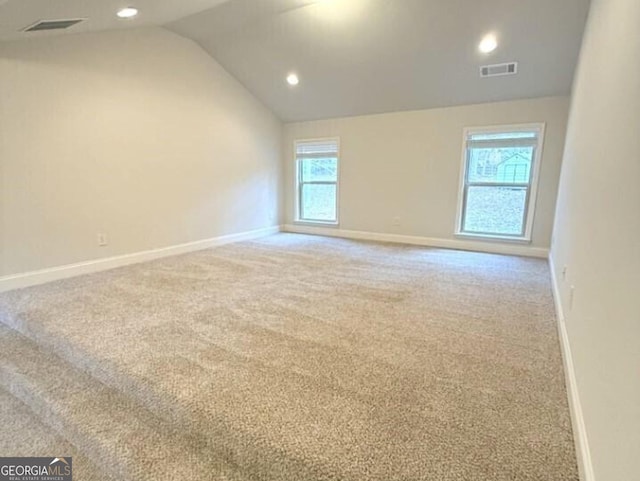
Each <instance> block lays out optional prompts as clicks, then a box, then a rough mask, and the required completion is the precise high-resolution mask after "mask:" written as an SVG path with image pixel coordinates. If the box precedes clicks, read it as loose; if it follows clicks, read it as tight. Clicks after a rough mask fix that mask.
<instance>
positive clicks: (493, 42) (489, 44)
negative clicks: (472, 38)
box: [478, 33, 498, 53]
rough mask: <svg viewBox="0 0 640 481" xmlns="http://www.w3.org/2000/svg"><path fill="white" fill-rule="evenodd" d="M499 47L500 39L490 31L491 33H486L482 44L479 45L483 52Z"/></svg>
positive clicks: (489, 51)
mask: <svg viewBox="0 0 640 481" xmlns="http://www.w3.org/2000/svg"><path fill="white" fill-rule="evenodd" d="M497 47H498V40H497V39H496V36H495V35H493V34H492V33H490V34H489V35H485V36H484V38H483V39H482V41H481V42H480V45H478V50H480V51H481V52H482V53H491V52H493V51H494V50H495V49H496V48H497Z"/></svg>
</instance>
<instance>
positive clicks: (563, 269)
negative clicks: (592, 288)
mask: <svg viewBox="0 0 640 481" xmlns="http://www.w3.org/2000/svg"><path fill="white" fill-rule="evenodd" d="M567 269H568V267H567V266H564V267H563V268H562V280H563V281H566V280H567Z"/></svg>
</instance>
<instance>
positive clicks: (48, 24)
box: [23, 18, 85, 32]
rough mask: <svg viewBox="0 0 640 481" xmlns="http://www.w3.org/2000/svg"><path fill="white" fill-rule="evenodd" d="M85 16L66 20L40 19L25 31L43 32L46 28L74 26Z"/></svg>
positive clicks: (61, 28) (54, 28)
mask: <svg viewBox="0 0 640 481" xmlns="http://www.w3.org/2000/svg"><path fill="white" fill-rule="evenodd" d="M84 20H85V19H84V18H71V19H65V20H40V21H39V22H36V23H34V24H33V25H30V26H28V27H27V28H25V29H24V30H23V31H24V32H42V31H44V30H64V29H65V28H69V27H73V26H74V25H76V24H77V23H80V22H82V21H84Z"/></svg>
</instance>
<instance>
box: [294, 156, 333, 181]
mask: <svg viewBox="0 0 640 481" xmlns="http://www.w3.org/2000/svg"><path fill="white" fill-rule="evenodd" d="M300 171H301V173H302V182H337V181H338V159H337V158H335V157H329V158H318V159H303V160H300Z"/></svg>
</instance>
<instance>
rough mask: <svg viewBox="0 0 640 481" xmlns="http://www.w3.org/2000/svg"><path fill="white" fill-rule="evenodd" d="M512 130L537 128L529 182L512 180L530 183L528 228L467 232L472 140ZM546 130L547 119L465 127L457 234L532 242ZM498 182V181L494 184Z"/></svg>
mask: <svg viewBox="0 0 640 481" xmlns="http://www.w3.org/2000/svg"><path fill="white" fill-rule="evenodd" d="M508 132H537V134H538V135H537V145H536V147H535V149H534V156H533V166H532V168H531V175H530V178H529V183H528V184H509V185H516V186H521V187H524V186H526V187H527V199H526V203H525V214H524V231H523V232H522V234H521V235H505V234H493V233H480V232H465V231H463V230H462V228H463V220H464V214H465V209H466V192H467V189H468V183H467V169H468V167H469V152H468V140H469V137H470V136H471V135H476V134H496V133H508ZM544 133H545V123H544V122H535V123H529V124H515V125H494V126H489V127H466V128H465V129H463V135H462V165H461V168H460V184H459V187H458V210H457V215H456V227H455V234H456V236H459V237H470V238H475V239H486V240H499V241H512V242H526V243H530V242H531V233H532V231H533V222H534V218H535V208H536V199H537V196H538V183H539V180H540V167H541V165H542V152H543V149H544ZM492 185H496V184H492ZM497 185H498V186H499V185H500V184H497Z"/></svg>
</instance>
